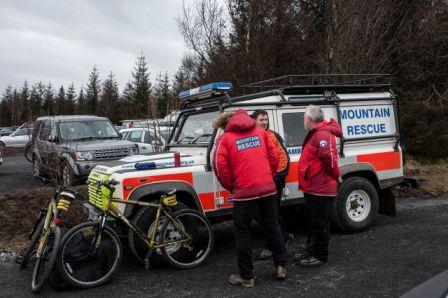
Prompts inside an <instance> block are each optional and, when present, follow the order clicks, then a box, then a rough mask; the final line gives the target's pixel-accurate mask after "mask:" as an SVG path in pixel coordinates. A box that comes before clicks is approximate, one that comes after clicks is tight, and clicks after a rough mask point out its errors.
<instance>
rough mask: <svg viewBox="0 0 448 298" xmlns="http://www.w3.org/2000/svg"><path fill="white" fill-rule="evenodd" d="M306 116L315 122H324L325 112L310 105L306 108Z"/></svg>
mask: <svg viewBox="0 0 448 298" xmlns="http://www.w3.org/2000/svg"><path fill="white" fill-rule="evenodd" d="M305 116H308V117H310V118H311V119H312V120H313V121H315V122H322V121H324V112H323V111H322V109H321V108H319V107H316V106H314V105H309V106H307V107H306V108H305Z"/></svg>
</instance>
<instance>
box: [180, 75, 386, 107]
mask: <svg viewBox="0 0 448 298" xmlns="http://www.w3.org/2000/svg"><path fill="white" fill-rule="evenodd" d="M219 84H223V83H217V85H215V84H209V85H206V86H203V87H199V88H196V90H198V91H199V90H201V91H200V92H197V91H196V90H195V92H191V90H190V91H189V93H187V92H188V91H184V92H181V94H179V95H180V97H181V99H182V100H183V104H182V106H181V110H185V109H190V110H198V109H206V108H213V107H216V106H218V107H219V108H220V109H222V108H223V107H225V106H230V105H233V104H235V103H237V102H241V101H245V100H250V99H255V98H260V97H265V96H272V95H277V96H280V98H281V102H286V101H288V102H293V100H292V98H290V99H289V100H288V99H287V98H286V97H285V95H303V96H306V98H304V97H303V98H302V97H300V98H294V100H296V101H297V100H298V101H301V102H304V101H306V100H308V101H310V100H312V101H316V100H318V99H322V100H325V98H334V96H335V94H341V93H358V92H361V93H362V92H380V91H385V90H389V88H390V86H391V76H390V75H389V74H315V75H286V76H281V77H277V78H273V79H269V80H264V81H260V82H255V83H251V84H248V85H244V86H242V88H241V89H242V91H243V92H242V95H239V96H232V97H231V96H230V94H229V91H230V90H231V88H228V89H226V90H219V91H220V92H209V91H210V89H212V90H211V91H216V90H213V89H214V88H210V86H213V87H216V86H219ZM225 84H230V83H225ZM230 86H231V84H230ZM204 87H207V88H206V90H204V91H202V89H203V88H204ZM192 90H193V89H192ZM245 91H247V92H245ZM313 94H314V96H312V97H313V98H311V97H310V95H313ZM316 94H322V96H318V97H317V99H316V98H314V97H316Z"/></svg>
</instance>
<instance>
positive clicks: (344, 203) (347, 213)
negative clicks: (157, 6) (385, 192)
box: [331, 177, 379, 233]
mask: <svg viewBox="0 0 448 298" xmlns="http://www.w3.org/2000/svg"><path fill="white" fill-rule="evenodd" d="M378 206H379V203H378V192H377V190H376V188H375V186H373V184H372V183H371V182H370V181H369V180H367V179H365V178H362V177H349V178H347V179H346V180H344V182H342V184H341V186H340V189H339V193H338V196H337V199H336V201H335V202H334V205H333V210H332V212H331V220H332V224H333V225H335V226H336V227H337V228H339V229H341V230H343V231H345V232H348V233H356V232H361V231H364V230H367V229H368V228H369V227H370V226H371V224H372V222H373V221H374V220H375V218H376V216H377V214H378Z"/></svg>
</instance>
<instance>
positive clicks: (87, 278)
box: [57, 222, 123, 288]
mask: <svg viewBox="0 0 448 298" xmlns="http://www.w3.org/2000/svg"><path fill="white" fill-rule="evenodd" d="M122 251H123V250H122V246H121V241H120V238H119V236H118V235H117V233H116V232H115V231H114V230H113V229H112V228H110V227H108V226H105V227H103V228H102V229H100V225H99V223H97V222H87V223H82V224H80V225H78V226H76V227H74V228H72V229H70V230H69V231H68V232H67V234H66V235H65V236H64V239H63V241H62V244H61V247H60V249H59V254H58V261H57V266H58V271H59V273H60V274H61V276H62V277H63V278H64V279H65V280H66V281H67V282H68V283H70V284H71V285H72V286H75V287H78V288H93V287H97V286H100V285H102V284H105V283H107V282H108V281H110V280H111V279H112V278H113V277H114V275H115V273H116V272H117V271H118V267H119V266H120V263H121V259H122V257H123V252H122Z"/></svg>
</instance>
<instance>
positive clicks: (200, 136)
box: [174, 111, 218, 144]
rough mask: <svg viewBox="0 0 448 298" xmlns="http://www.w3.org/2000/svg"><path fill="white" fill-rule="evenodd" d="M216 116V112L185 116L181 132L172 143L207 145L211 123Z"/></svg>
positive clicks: (210, 134) (210, 135)
mask: <svg viewBox="0 0 448 298" xmlns="http://www.w3.org/2000/svg"><path fill="white" fill-rule="evenodd" d="M217 115H218V111H216V112H210V113H203V114H195V115H190V116H187V117H188V118H187V119H186V120H185V122H184V125H183V126H182V130H181V131H180V133H179V135H178V136H177V138H176V140H175V141H174V143H176V144H201V143H209V142H210V139H211V137H212V132H213V128H212V122H213V119H215V117H216V116H217Z"/></svg>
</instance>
